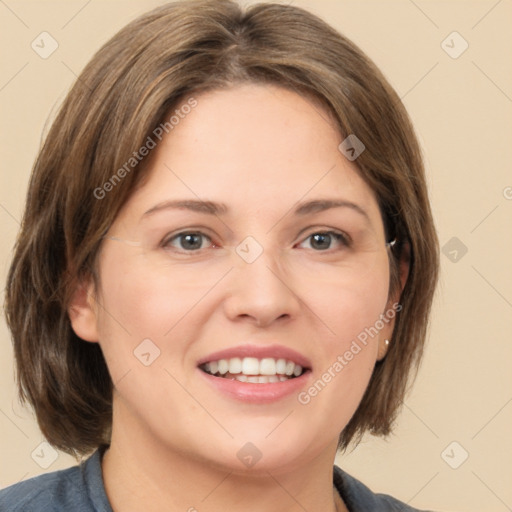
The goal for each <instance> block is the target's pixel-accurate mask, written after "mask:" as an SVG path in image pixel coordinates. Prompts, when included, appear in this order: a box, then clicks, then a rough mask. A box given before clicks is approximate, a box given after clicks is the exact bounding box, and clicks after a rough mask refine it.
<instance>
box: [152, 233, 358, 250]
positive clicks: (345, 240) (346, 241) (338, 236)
mask: <svg viewBox="0 0 512 512" xmlns="http://www.w3.org/2000/svg"><path fill="white" fill-rule="evenodd" d="M186 235H196V236H202V237H205V238H207V239H208V240H210V241H211V237H209V236H208V235H206V234H205V233H202V232H201V231H182V232H181V233H177V234H175V235H173V236H171V237H169V238H166V239H164V241H163V242H162V247H164V248H168V247H170V244H171V242H172V241H173V240H177V239H179V238H180V237H184V236H186ZM314 235H323V236H325V235H328V236H331V237H332V238H334V240H336V241H338V242H340V243H341V244H342V245H343V246H344V248H348V247H350V246H351V245H352V241H351V239H350V237H349V236H348V235H346V234H343V233H339V232H337V231H333V230H326V231H314V232H312V233H311V234H309V235H308V236H307V237H306V238H304V239H303V241H302V242H300V243H303V242H305V241H306V240H308V239H309V238H311V237H312V236H314ZM213 246H214V247H217V246H216V245H215V244H213ZM313 250H314V249H313ZM201 251H202V249H194V250H190V251H187V250H185V249H181V250H177V252H181V253H190V254H192V253H199V252H201ZM314 251H315V252H319V253H320V252H324V253H328V252H331V251H330V249H327V250H314Z"/></svg>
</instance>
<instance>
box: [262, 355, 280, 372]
mask: <svg viewBox="0 0 512 512" xmlns="http://www.w3.org/2000/svg"><path fill="white" fill-rule="evenodd" d="M259 373H260V375H275V374H276V361H275V359H272V358H271V357H266V358H265V359H262V360H261V362H260V372H259Z"/></svg>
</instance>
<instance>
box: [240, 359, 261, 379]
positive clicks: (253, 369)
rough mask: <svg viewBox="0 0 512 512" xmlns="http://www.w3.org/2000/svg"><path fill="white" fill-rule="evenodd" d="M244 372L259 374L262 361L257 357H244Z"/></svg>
mask: <svg viewBox="0 0 512 512" xmlns="http://www.w3.org/2000/svg"><path fill="white" fill-rule="evenodd" d="M242 373H243V374H244V375H259V373H260V362H259V361H258V360H257V359H256V358H255V357H244V358H243V360H242Z"/></svg>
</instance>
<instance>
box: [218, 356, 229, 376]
mask: <svg viewBox="0 0 512 512" xmlns="http://www.w3.org/2000/svg"><path fill="white" fill-rule="evenodd" d="M228 370H229V363H228V361H227V359H220V360H219V369H218V372H219V373H220V374H221V375H224V374H225V373H228Z"/></svg>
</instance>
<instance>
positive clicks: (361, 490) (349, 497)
mask: <svg viewBox="0 0 512 512" xmlns="http://www.w3.org/2000/svg"><path fill="white" fill-rule="evenodd" d="M334 485H335V486H336V489H337V490H338V492H339V493H340V495H341V497H342V498H343V501H345V503H346V505H347V507H348V508H349V510H350V512H363V511H367V510H371V511H372V512H422V511H420V510H418V509H416V508H413V507H411V506H409V505H407V504H406V503H403V502H402V501H399V500H397V499H396V498H393V497H392V496H388V495H387V494H375V493H374V492H372V491H371V490H370V489H369V488H368V487H366V485H364V484H363V483H362V482H360V481H359V480H357V479H356V478H354V477H353V476H350V475H349V474H348V473H345V472H344V471H343V470H342V469H340V468H339V467H338V466H334ZM423 512H427V511H423Z"/></svg>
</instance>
